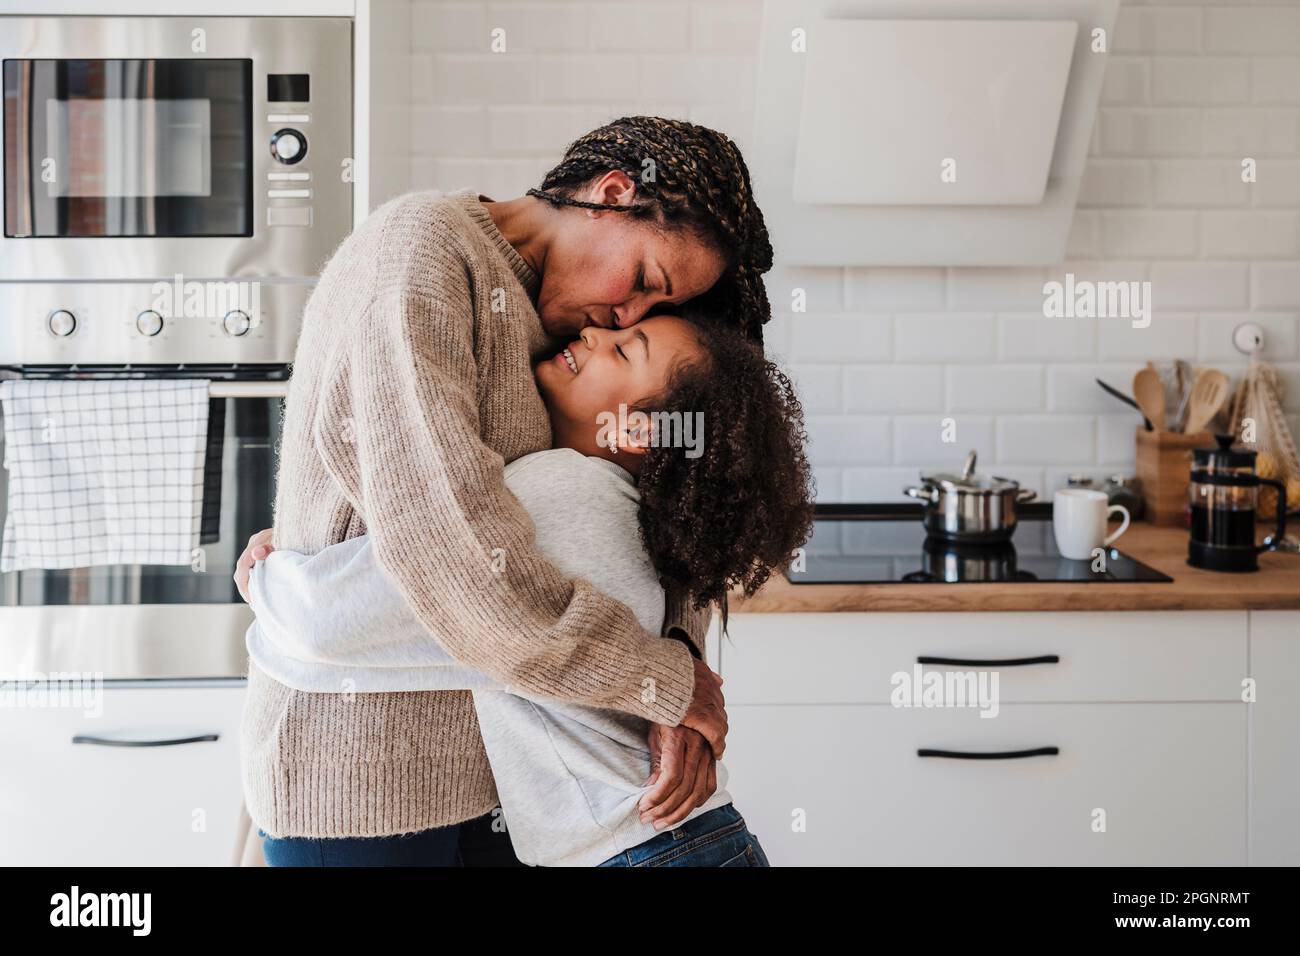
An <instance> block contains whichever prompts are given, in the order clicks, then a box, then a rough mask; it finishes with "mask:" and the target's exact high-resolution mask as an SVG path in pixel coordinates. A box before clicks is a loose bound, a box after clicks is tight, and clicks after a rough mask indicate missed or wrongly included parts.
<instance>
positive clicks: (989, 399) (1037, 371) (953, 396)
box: [945, 365, 1043, 414]
mask: <svg viewBox="0 0 1300 956" xmlns="http://www.w3.org/2000/svg"><path fill="white" fill-rule="evenodd" d="M947 376H948V402H947V405H946V406H945V407H946V408H947V410H948V411H950V412H1018V413H1021V414H1024V413H1028V412H1041V411H1042V410H1043V369H1042V368H1041V367H1040V366H1037V365H949V366H948V368H947Z"/></svg>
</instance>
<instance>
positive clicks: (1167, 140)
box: [1099, 108, 1202, 156]
mask: <svg viewBox="0 0 1300 956" xmlns="http://www.w3.org/2000/svg"><path fill="white" fill-rule="evenodd" d="M1099 128H1100V130H1101V133H1100V136H1101V152H1102V154H1103V155H1105V156H1195V155H1198V154H1199V153H1200V152H1201V135H1202V131H1201V113H1200V110H1194V109H1154V110H1153V109H1119V108H1103V109H1102V110H1101V111H1100V122H1099Z"/></svg>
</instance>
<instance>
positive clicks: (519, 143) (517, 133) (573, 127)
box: [486, 106, 605, 159]
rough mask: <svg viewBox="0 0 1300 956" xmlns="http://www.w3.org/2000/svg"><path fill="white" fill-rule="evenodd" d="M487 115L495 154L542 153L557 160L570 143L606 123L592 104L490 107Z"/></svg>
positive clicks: (490, 139)
mask: <svg viewBox="0 0 1300 956" xmlns="http://www.w3.org/2000/svg"><path fill="white" fill-rule="evenodd" d="M486 117H487V119H486V128H487V134H488V141H489V143H490V148H491V151H492V152H493V153H494V154H497V153H500V154H507V155H508V154H511V153H532V154H536V153H544V154H547V155H550V156H554V157H555V158H557V159H558V158H559V157H560V155H561V154H562V153H563V152H564V150H565V148H566V147H567V146H568V145H569V144H570V143H571V142H573V141H574V140H575V139H577V138H578V137H579V136H582V135H583V134H584V133H586V132H588V131H589V130H592V129H594V128H595V127H597V126H599V125H600V124H601V123H603V122H605V119H604V118H603V117H602V116H601V115H600V110H599V108H598V107H591V106H492V107H489V108H488V109H487V111H486Z"/></svg>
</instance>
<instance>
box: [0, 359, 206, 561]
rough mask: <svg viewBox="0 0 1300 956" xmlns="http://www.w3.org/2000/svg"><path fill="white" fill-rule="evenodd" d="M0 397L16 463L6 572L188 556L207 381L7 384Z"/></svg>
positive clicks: (197, 515) (199, 501) (198, 507)
mask: <svg viewBox="0 0 1300 956" xmlns="http://www.w3.org/2000/svg"><path fill="white" fill-rule="evenodd" d="M0 404H3V410H4V437H5V443H4V452H5V455H4V459H5V460H4V464H5V467H6V468H7V469H8V470H9V504H8V508H7V509H6V516H5V526H4V545H3V547H2V548H0V571H21V570H25V569H27V568H80V567H88V566H90V565H99V564H189V563H190V561H191V552H192V551H193V549H194V548H195V547H197V546H198V542H199V527H200V520H201V517H202V512H203V460H204V450H205V448H206V443H207V428H208V381H207V380H206V379H171V380H168V379H130V380H118V381H87V380H82V381H59V380H48V381H37V380H26V381H6V382H0Z"/></svg>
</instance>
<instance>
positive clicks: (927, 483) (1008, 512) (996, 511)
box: [903, 451, 1038, 544]
mask: <svg viewBox="0 0 1300 956" xmlns="http://www.w3.org/2000/svg"><path fill="white" fill-rule="evenodd" d="M903 494H905V495H909V496H911V497H913V498H916V499H918V500H919V501H921V502H923V503H924V504H925V519H924V520H925V530H926V533H927V535H929V536H930V537H932V538H943V539H945V540H948V541H961V542H981V543H985V544H988V543H992V542H998V541H1009V540H1010V539H1011V535H1012V534H1014V533H1015V530H1016V505H1017V504H1020V503H1021V502H1025V501H1032V500H1033V499H1034V498H1036V497H1038V493H1037V492H1036V491H1030V490H1028V489H1022V488H1021V487H1020V483H1019V482H1018V481H1012V480H1011V479H1010V478H999V477H997V476H992V477H984V476H983V475H977V474H975V452H973V451H972V452H971V453H970V454H969V455H967V456H966V463H965V465H964V466H963V467H962V471H961V474H960V475H953V474H947V473H940V474H933V475H922V476H921V484H920V485H913V486H912V487H910V488H904V489H903Z"/></svg>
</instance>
